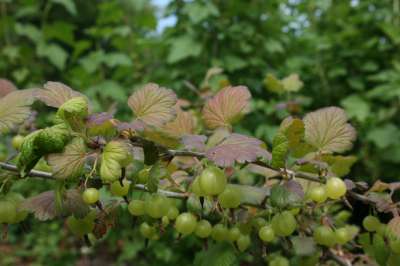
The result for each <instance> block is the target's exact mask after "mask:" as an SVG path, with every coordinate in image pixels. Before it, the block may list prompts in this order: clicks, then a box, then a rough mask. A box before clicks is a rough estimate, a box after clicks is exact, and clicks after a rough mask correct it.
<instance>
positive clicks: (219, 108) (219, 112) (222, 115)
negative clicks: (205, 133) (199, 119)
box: [203, 86, 251, 129]
mask: <svg viewBox="0 0 400 266" xmlns="http://www.w3.org/2000/svg"><path fill="white" fill-rule="evenodd" d="M250 98H251V94H250V92H249V90H248V89H247V88H246V87H245V86H237V87H226V88H225V89H223V90H221V91H219V92H218V93H217V94H216V95H215V96H214V97H213V98H211V99H210V100H208V101H207V103H206V104H205V106H204V108H203V119H204V122H205V123H206V126H207V127H208V128H211V129H214V128H218V127H231V125H232V124H233V123H235V122H237V120H239V119H240V117H241V116H242V115H243V114H244V113H245V112H246V111H247V110H248V108H249V100H250Z"/></svg>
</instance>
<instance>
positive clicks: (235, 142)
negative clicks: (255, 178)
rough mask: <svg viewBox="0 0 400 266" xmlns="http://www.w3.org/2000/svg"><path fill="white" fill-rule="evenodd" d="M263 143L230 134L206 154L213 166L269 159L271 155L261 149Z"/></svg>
mask: <svg viewBox="0 0 400 266" xmlns="http://www.w3.org/2000/svg"><path fill="white" fill-rule="evenodd" d="M262 145H263V142H262V141H260V140H258V139H256V138H252V137H248V136H245V135H240V134H236V133H234V134H231V135H230V136H228V137H226V138H225V139H224V140H223V141H222V142H221V143H220V144H218V145H217V146H215V147H213V148H210V149H208V150H207V152H206V156H207V158H208V159H209V160H211V161H213V162H214V163H215V164H217V165H219V166H222V167H227V166H233V165H234V163H235V162H238V163H246V162H254V161H255V160H257V158H259V157H263V158H269V157H270V156H271V155H270V154H269V153H268V151H267V150H265V149H264V148H262Z"/></svg>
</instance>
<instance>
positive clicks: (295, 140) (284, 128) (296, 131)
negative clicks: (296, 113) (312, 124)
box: [279, 117, 304, 149]
mask: <svg viewBox="0 0 400 266" xmlns="http://www.w3.org/2000/svg"><path fill="white" fill-rule="evenodd" d="M279 131H280V132H282V133H283V134H285V136H286V138H287V140H288V142H289V143H288V145H289V148H290V149H295V148H297V147H298V145H299V144H300V143H301V142H302V140H303V138H304V123H303V121H302V120H301V119H298V118H292V117H287V118H286V119H284V120H283V121H282V123H281V125H280V127H279Z"/></svg>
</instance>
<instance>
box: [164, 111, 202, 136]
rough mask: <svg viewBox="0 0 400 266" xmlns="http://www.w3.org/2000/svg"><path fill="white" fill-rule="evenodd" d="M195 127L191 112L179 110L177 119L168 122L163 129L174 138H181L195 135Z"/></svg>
mask: <svg viewBox="0 0 400 266" xmlns="http://www.w3.org/2000/svg"><path fill="white" fill-rule="evenodd" d="M194 127H195V120H194V116H193V115H192V113H190V112H185V111H181V110H177V112H176V118H175V119H174V120H172V121H171V122H168V123H167V124H165V126H164V127H163V130H164V131H165V132H166V133H168V134H169V135H171V136H173V137H177V138H179V137H181V136H184V135H188V134H193V132H194Z"/></svg>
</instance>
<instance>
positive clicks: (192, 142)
mask: <svg viewBox="0 0 400 266" xmlns="http://www.w3.org/2000/svg"><path fill="white" fill-rule="evenodd" d="M206 141H207V137H206V136H204V135H186V136H183V137H182V143H183V145H184V146H185V149H187V150H191V151H192V150H193V151H200V152H202V151H204V150H205V149H206Z"/></svg>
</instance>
